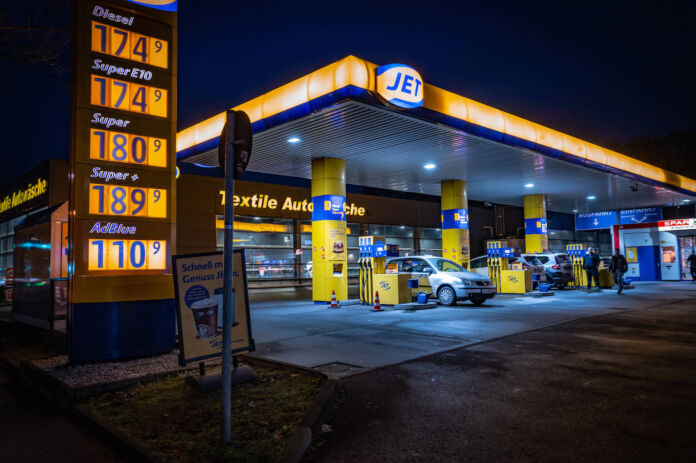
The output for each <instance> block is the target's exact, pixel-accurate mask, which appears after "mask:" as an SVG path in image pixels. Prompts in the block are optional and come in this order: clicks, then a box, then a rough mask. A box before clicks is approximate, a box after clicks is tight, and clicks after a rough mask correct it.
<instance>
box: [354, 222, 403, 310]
mask: <svg viewBox="0 0 696 463" xmlns="http://www.w3.org/2000/svg"><path fill="white" fill-rule="evenodd" d="M393 248H394V245H387V244H386V243H385V238H384V237H383V236H375V235H368V236H361V237H359V238H358V261H359V264H360V278H359V280H360V302H362V303H363V304H372V303H373V302H374V298H375V283H374V281H375V277H374V275H375V274H376V273H385V268H386V267H385V263H386V258H387V254H388V253H387V250H388V249H390V250H392V254H393ZM396 249H397V251H396V255H397V256H398V255H399V251H398V247H397V248H396Z"/></svg>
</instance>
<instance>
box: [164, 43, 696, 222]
mask: <svg viewBox="0 0 696 463" xmlns="http://www.w3.org/2000/svg"><path fill="white" fill-rule="evenodd" d="M376 68H377V65H375V64H372V63H369V62H367V61H364V60H362V59H359V58H357V57H354V56H348V57H346V58H344V59H342V60H340V61H337V62H335V63H333V64H330V65H329V66H326V67H324V68H321V69H319V70H318V71H315V72H313V73H311V74H308V75H306V76H304V77H302V78H300V79H297V80H295V81H293V82H290V83H289V84H286V85H284V86H282V87H280V88H278V89H275V90H273V91H271V92H269V93H267V94H265V95H262V96H260V97H258V98H255V99H253V100H251V101H249V102H246V103H244V104H241V105H239V106H236V107H234V108H233V109H236V110H242V111H245V112H246V113H247V114H248V115H249V117H250V119H251V121H252V127H253V129H254V149H253V154H252V158H251V163H250V165H249V170H252V171H255V172H261V173H268V174H277V175H294V176H299V177H304V178H309V177H310V176H311V172H310V170H311V167H310V162H309V161H310V159H311V158H313V157H319V156H331V157H340V158H344V159H346V161H347V164H348V168H347V181H348V182H350V183H353V184H358V185H365V186H372V187H378V188H389V189H395V190H402V191H413V192H418V193H426V194H436V195H437V194H439V183H440V181H441V180H444V179H452V178H459V179H462V180H466V181H467V182H468V191H469V195H470V197H471V198H473V199H479V200H487V201H492V202H500V203H503V204H514V205H519V204H521V199H522V195H524V194H527V193H545V194H547V197H548V199H549V208H550V209H553V210H558V211H563V212H572V211H574V210H579V211H581V212H584V211H592V210H607V209H616V208H634V207H643V206H657V205H672V204H680V203H682V201H686V200H689V199H690V198H691V197H694V196H696V181H695V180H693V179H690V178H687V177H684V176H682V175H678V174H675V173H673V172H669V171H667V170H665V169H661V168H659V167H656V166H653V165H650V164H647V163H645V162H642V161H638V160H636V159H633V158H631V157H628V156H625V155H622V154H620V153H617V152H614V151H611V150H607V149H605V148H602V147H600V146H597V145H594V144H592V143H588V142H585V141H583V140H580V139H578V138H575V137H572V136H570V135H566V134H563V133H561V132H558V131H555V130H553V129H550V128H548V127H544V126H542V125H540V124H536V123H534V122H530V121H527V120H525V119H522V118H519V117H517V116H513V115H511V114H508V113H505V112H503V111H500V110H498V109H495V108H492V107H490V106H487V105H484V104H482V103H478V102H476V101H473V100H471V99H468V98H466V97H463V96H460V95H456V94H454V93H451V92H448V91H446V90H443V89H440V88H438V87H435V86H433V85H429V84H427V83H424V98H423V106H422V107H420V108H415V109H409V110H395V109H392V108H389V107H387V106H386V105H384V104H383V103H382V102H381V101H380V100H378V98H377V97H376V96H375V69H376ZM224 120H225V113H220V114H218V115H216V116H213V117H211V118H209V119H206V120H204V121H202V122H200V123H198V124H196V125H194V126H192V127H189V128H186V129H184V130H182V131H180V132H179V133H178V134H177V158H178V159H179V160H180V161H186V162H196V163H200V164H204V165H217V153H216V150H217V143H218V138H219V135H220V132H221V130H222V126H223V125H224ZM289 137H298V138H300V139H301V140H302V141H301V143H297V144H294V145H293V144H289V143H287V140H288V138H289ZM425 162H433V163H434V164H436V165H437V168H436V169H433V170H431V171H424V169H423V168H422V166H423V164H424V163H425ZM528 183H533V184H534V187H531V188H524V186H523V185H524V184H528ZM590 195H591V196H596V197H597V199H596V200H595V201H589V200H587V199H586V198H587V196H590Z"/></svg>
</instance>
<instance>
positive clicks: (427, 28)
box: [0, 0, 696, 184]
mask: <svg viewBox="0 0 696 463" xmlns="http://www.w3.org/2000/svg"><path fill="white" fill-rule="evenodd" d="M570 3H571V2H558V1H554V2H491V1H477V2H467V1H461V2H454V1H448V2H438V1H434V0H430V1H424V2H405V1H404V2H378V1H372V2H328V1H321V2H298V1H290V2H288V1H284V2H256V1H252V2H237V1H194V0H180V1H179V5H180V7H179V12H180V15H179V69H178V77H179V127H180V128H185V127H187V126H189V125H191V124H193V123H195V122H198V121H200V120H202V119H204V118H206V117H209V116H211V115H214V114H216V113H218V112H221V111H223V110H224V109H225V108H227V107H230V106H233V105H236V104H239V103H241V102H244V101H247V100H249V99H251V98H253V97H256V96H258V95H260V94H262V93H265V92H267V91H269V90H271V89H273V88H276V87H278V86H280V85H282V84H285V83H287V82H289V81H291V80H292V79H295V78H297V77H300V76H302V75H304V74H307V73H309V72H311V71H313V70H316V69H318V68H320V67H322V66H324V65H326V64H329V63H331V62H333V61H336V60H338V59H340V58H342V57H344V56H346V55H349V54H354V55H356V56H359V57H361V58H364V59H367V60H369V61H372V62H374V63H378V64H386V63H394V62H397V63H404V64H408V65H411V66H413V67H415V68H416V69H417V70H418V71H419V72H420V73H421V75H422V76H423V78H424V79H425V80H426V81H427V82H429V83H432V84H435V85H438V86H440V87H443V88H445V89H447V90H450V91H453V92H455V93H459V94H461V95H464V96H467V97H469V98H472V99H475V100H478V101H481V102H483V103H486V104H489V105H491V106H494V107H497V108H499V109H502V110H505V111H508V112H511V113H513V114H516V115H519V116H522V117H525V118H527V119H530V120H532V121H535V122H539V123H541V124H544V125H548V126H550V127H552V128H554V129H557V130H561V131H563V132H566V133H569V134H571V135H575V136H578V137H580V138H583V139H586V140H589V141H593V142H596V143H599V144H607V143H609V142H613V141H617V142H623V141H626V140H628V139H630V138H632V137H635V136H639V135H660V134H664V133H667V132H670V131H672V130H675V129H678V128H683V127H687V126H691V125H694V124H695V123H696V116H694V114H695V113H694V111H693V106H694V103H696V90H695V87H694V77H695V75H694V65H693V61H694V46H695V45H696V32H695V31H696V28H694V25H693V22H694V18H695V17H696V6H695V5H696V2H660V3H654V5H655V6H654V7H641V6H640V2H626V3H623V2H582V5H581V6H571V5H570ZM572 3H574V2H572ZM578 3H580V2H578ZM2 5H6V4H5V3H3V4H2ZM4 8H5V9H6V8H7V7H6V6H5V7H4ZM10 13H12V14H11V15H10V16H11V17H12V18H14V19H17V17H18V16H21V14H22V12H18V11H13V10H12V9H11V10H10ZM19 20H21V17H20V18H19ZM6 22H7V21H6ZM0 102H2V114H1V115H0V122H1V123H2V132H1V133H2V137H3V140H4V141H5V146H4V150H3V152H2V155H1V158H0V171H1V172H2V174H1V177H0V184H5V183H7V182H8V181H10V180H11V179H12V178H15V177H17V176H19V175H21V174H22V173H23V172H25V171H26V170H28V169H29V168H30V167H32V166H33V165H36V164H38V163H39V162H40V161H41V160H42V159H45V158H47V157H65V158H67V156H68V150H69V126H68V118H69V106H70V101H69V90H68V87H67V85H64V84H59V83H58V82H56V81H55V80H52V79H51V78H48V77H45V76H43V75H41V74H39V73H36V72H33V71H28V70H26V69H25V68H23V67H21V66H19V65H17V64H15V63H12V62H10V61H7V60H5V59H2V58H0Z"/></svg>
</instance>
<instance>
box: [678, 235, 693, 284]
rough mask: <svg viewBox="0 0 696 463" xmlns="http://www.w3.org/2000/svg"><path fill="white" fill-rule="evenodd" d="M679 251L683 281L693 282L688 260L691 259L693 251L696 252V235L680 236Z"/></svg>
mask: <svg viewBox="0 0 696 463" xmlns="http://www.w3.org/2000/svg"><path fill="white" fill-rule="evenodd" d="M679 249H680V250H681V252H680V255H679V257H680V259H679V261H680V262H679V263H680V264H681V265H680V267H681V279H682V280H688V281H691V269H690V268H689V263H688V262H687V261H686V259H688V258H689V256H690V255H691V252H692V251H696V235H692V236H680V237H679Z"/></svg>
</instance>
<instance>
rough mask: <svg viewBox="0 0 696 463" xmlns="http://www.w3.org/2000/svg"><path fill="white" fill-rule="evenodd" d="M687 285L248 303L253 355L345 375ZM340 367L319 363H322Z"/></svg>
mask: <svg viewBox="0 0 696 463" xmlns="http://www.w3.org/2000/svg"><path fill="white" fill-rule="evenodd" d="M693 291H696V285H691V286H689V283H688V282H638V283H636V285H635V289H630V290H627V291H625V293H624V294H623V295H617V294H616V290H610V289H604V290H602V291H591V292H587V291H585V290H584V289H580V290H563V291H556V293H555V295H554V296H550V297H538V298H537V297H524V296H515V295H498V296H496V297H495V298H494V299H491V300H489V301H487V302H486V303H485V304H484V305H482V306H480V307H476V306H473V305H471V303H470V302H462V303H460V304H458V305H457V306H456V307H443V306H438V307H437V308H435V309H429V310H419V311H415V312H406V311H402V310H389V308H388V307H386V309H387V311H385V312H372V311H371V308H372V306H363V305H353V306H341V307H340V308H338V309H329V308H327V306H326V305H325V304H322V305H316V304H313V303H312V301H273V302H257V303H252V304H251V326H252V333H253V336H254V339H255V341H256V352H254V353H253V354H251V355H252V356H255V357H260V358H265V359H270V360H279V361H282V362H287V363H291V364H294V365H300V366H303V367H308V368H317V367H319V368H320V369H322V370H323V371H325V372H328V373H331V374H333V375H335V376H349V375H352V374H355V373H360V372H361V371H365V370H367V369H371V368H378V367H383V366H386V365H393V364H395V363H399V362H404V361H407V360H412V359H416V358H419V357H422V356H426V355H431V354H434V353H437V352H442V351H446V350H450V349H455V348H457V347H463V346H469V345H474V344H477V343H480V342H483V341H489V340H491V339H496V338H499V337H503V336H509V335H511V334H516V333H520V332H524V331H528V330H534V329H538V328H543V327H546V326H551V325H554V324H558V323H564V322H566V321H569V320H574V319H579V318H582V317H589V316H596V315H602V314H606V313H607V312H620V311H625V310H629V309H639V308H645V307H650V306H652V305H655V304H659V303H662V302H666V301H678V300H682V299H684V298H688V297H692V296H693ZM326 365H329V366H337V367H338V368H330V369H327V368H324V367H323V366H326Z"/></svg>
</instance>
